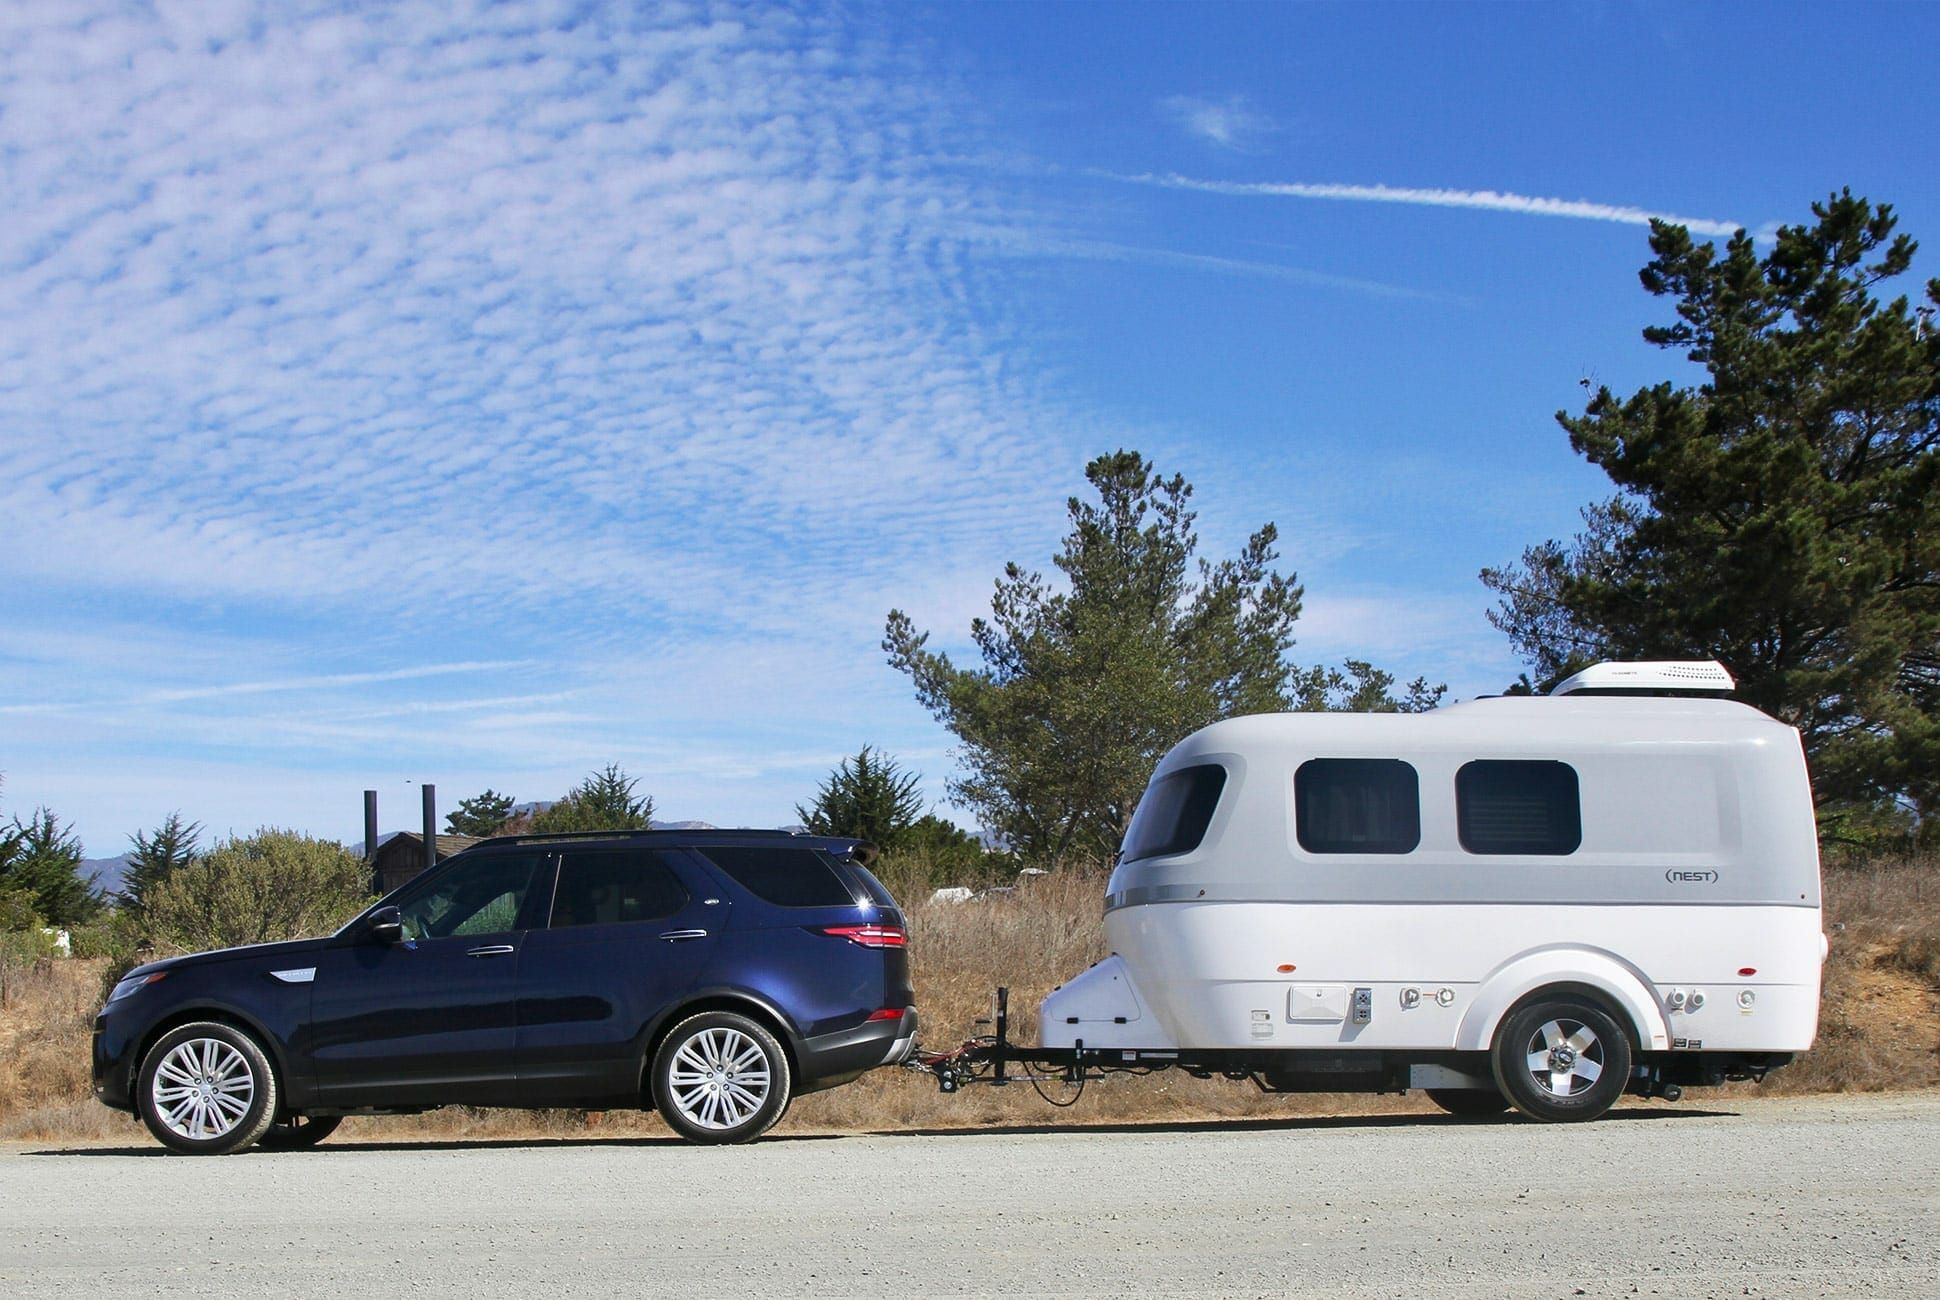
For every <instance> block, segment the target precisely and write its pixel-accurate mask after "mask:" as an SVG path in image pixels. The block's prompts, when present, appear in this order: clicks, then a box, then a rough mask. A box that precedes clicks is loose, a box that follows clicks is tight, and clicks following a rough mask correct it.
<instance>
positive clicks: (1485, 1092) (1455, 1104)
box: [1423, 1088, 1509, 1119]
mask: <svg viewBox="0 0 1940 1300" xmlns="http://www.w3.org/2000/svg"><path fill="white" fill-rule="evenodd" d="M1423 1091H1424V1092H1426V1093H1427V1094H1428V1100H1430V1101H1432V1102H1434V1103H1435V1104H1436V1105H1437V1106H1440V1107H1441V1108H1442V1109H1443V1110H1445V1111H1447V1112H1448V1113H1449V1114H1451V1115H1460V1116H1462V1117H1463V1118H1464V1119H1483V1118H1486V1117H1487V1116H1490V1115H1500V1114H1501V1113H1502V1112H1503V1111H1505V1110H1507V1109H1509V1099H1508V1098H1507V1097H1505V1096H1503V1095H1502V1094H1501V1093H1500V1092H1497V1091H1496V1090H1495V1089H1494V1088H1425V1089H1423Z"/></svg>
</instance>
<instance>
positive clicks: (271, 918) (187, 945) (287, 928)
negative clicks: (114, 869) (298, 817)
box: [145, 828, 369, 952]
mask: <svg viewBox="0 0 1940 1300" xmlns="http://www.w3.org/2000/svg"><path fill="white" fill-rule="evenodd" d="M368 884H369V879H368V872H367V871H366V869H365V867H364V864H363V863H362V862H361V861H360V860H359V859H358V858H357V857H356V855H354V854H352V853H351V852H350V851H349V850H348V849H345V848H344V847H343V846H342V845H340V844H337V843H334V842H332V841H329V840H318V839H312V838H310V837H309V836H307V835H299V834H297V833H296V832H294V831H281V830H273V829H267V828H266V829H263V830H259V831H257V832H256V833H255V834H254V835H251V836H249V837H248V838H246V839H234V840H229V841H227V842H225V843H223V844H219V845H217V846H216V848H215V849H213V850H212V851H211V852H210V853H209V854H208V855H207V856H206V857H204V858H202V859H201V860H200V861H198V862H196V863H194V864H192V865H190V866H186V867H182V868H180V869H179V870H177V871H175V872H174V873H172V874H171V875H170V876H169V877H168V878H167V879H165V880H162V881H160V882H158V883H157V884H156V885H155V886H154V887H153V888H152V889H151V890H150V891H149V896H148V899H147V905H146V908H145V912H146V916H145V921H146V926H147V930H148V934H149V936H150V937H151V938H152V939H153V940H154V942H155V943H156V944H157V945H163V946H167V947H170V948H178V949H181V950H184V951H189V952H194V951H200V950H204V949H209V948H230V947H234V946H236V945H238V944H245V943H270V942H274V941H276V940H279V939H296V938H301V937H303V936H305V935H313V934H322V933H325V932H327V931H329V930H332V929H335V928H336V927H337V926H339V925H341V924H342V923H343V922H344V921H345V920H346V919H348V918H349V917H350V915H351V914H352V913H354V912H356V911H357V910H358V909H359V908H360V907H363V906H364V905H365V903H367V902H368V901H369V892H368Z"/></svg>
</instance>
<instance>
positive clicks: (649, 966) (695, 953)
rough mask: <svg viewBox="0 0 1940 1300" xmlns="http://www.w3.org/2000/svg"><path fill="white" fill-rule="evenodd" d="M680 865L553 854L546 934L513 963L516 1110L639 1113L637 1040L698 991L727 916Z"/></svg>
mask: <svg viewBox="0 0 1940 1300" xmlns="http://www.w3.org/2000/svg"><path fill="white" fill-rule="evenodd" d="M712 885H713V882H712V880H710V879H709V878H708V877H707V876H706V875H705V874H703V873H702V872H700V871H699V870H697V869H695V868H694V867H692V866H691V865H690V864H688V863H686V862H685V861H684V860H683V855H680V854H677V853H667V852H660V851H657V850H654V849H651V848H644V847H635V846H626V845H616V844H610V843H609V844H603V845H588V846H586V847H584V848H576V847H570V846H568V847H566V848H564V849H562V850H561V852H560V861H559V873H558V883H557V885H556V886H555V887H554V890H553V900H552V909H551V915H550V918H549V924H548V925H547V926H546V928H544V929H535V930H533V931H532V933H531V934H530V935H529V936H527V939H526V944H525V949H524V952H523V954H522V955H521V957H520V961H519V985H520V993H519V1011H518V1021H519V1027H518V1055H519V1065H518V1072H519V1085H518V1091H519V1097H520V1104H521V1105H526V1106H545V1105H581V1106H596V1105H601V1104H610V1105H619V1104H624V1105H638V1104H640V1096H641V1086H642V1085H641V1079H642V1075H641V1070H642V1064H643V1054H644V1052H645V1050H646V1030H647V1027H648V1026H649V1025H651V1024H652V1023H653V1022H654V1021H655V1020H656V1019H657V1018H658V1017H659V1015H660V1014H661V1012H663V1011H664V1010H666V1009H667V1008H668V1007H669V1006H671V1005H673V1004H674V1003H675V1002H676V1001H678V1000H679V999H680V998H681V997H682V996H684V995H685V994H686V993H687V991H688V990H689V989H691V988H693V987H694V985H695V984H696V983H697V982H698V981H699V979H700V976H701V972H702V970H703V968H704V967H705V966H706V964H707V963H708V961H709V960H711V958H712V956H713V954H714V951H715V946H716V938H717V936H718V935H719V933H720V930H721V927H722V925H723V924H724V923H725V922H726V920H727V912H728V905H727V903H726V902H725V901H723V900H722V899H721V898H720V897H719V896H718V892H717V891H716V890H715V889H713V888H712Z"/></svg>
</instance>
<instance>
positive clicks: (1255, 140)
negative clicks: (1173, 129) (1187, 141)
mask: <svg viewBox="0 0 1940 1300" xmlns="http://www.w3.org/2000/svg"><path fill="white" fill-rule="evenodd" d="M1159 111H1160V112H1161V113H1163V114H1164V115H1165V116H1166V117H1167V118H1169V119H1171V121H1172V122H1173V123H1174V124H1175V125H1177V126H1178V127H1180V128H1181V129H1183V130H1184V131H1185V132H1186V133H1187V134H1188V135H1191V136H1195V137H1197V138H1198V139H1201V140H1205V141H1207V142H1208V143H1211V144H1215V145H1218V146H1219V147H1220V148H1222V149H1232V150H1236V151H1239V152H1248V151H1251V150H1253V149H1255V148H1257V147H1258V145H1259V143H1260V141H1262V140H1263V139H1264V138H1265V137H1267V136H1269V135H1271V134H1272V133H1273V132H1274V131H1276V130H1277V129H1278V128H1277V127H1276V126H1275V124H1274V122H1273V119H1271V118H1269V117H1268V116H1266V114H1264V113H1262V112H1260V111H1259V110H1258V109H1255V108H1254V107H1253V106H1252V105H1251V104H1249V103H1248V102H1247V100H1246V97H1245V96H1243V95H1227V96H1225V97H1224V98H1219V99H1213V98H1208V97H1204V96H1198V95H1171V96H1168V97H1167V98H1165V99H1162V100H1160V101H1159Z"/></svg>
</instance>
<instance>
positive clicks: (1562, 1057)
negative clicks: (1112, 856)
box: [1016, 663, 1826, 1120]
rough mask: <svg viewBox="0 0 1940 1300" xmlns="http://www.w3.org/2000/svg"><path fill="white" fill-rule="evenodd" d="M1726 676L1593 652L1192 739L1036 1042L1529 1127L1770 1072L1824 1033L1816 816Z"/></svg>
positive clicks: (1164, 768)
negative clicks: (1523, 679)
mask: <svg viewBox="0 0 1940 1300" xmlns="http://www.w3.org/2000/svg"><path fill="white" fill-rule="evenodd" d="M1731 686H1732V682H1731V679H1730V677H1729V676H1728V675H1727V674H1726V673H1725V671H1724V669H1723V668H1721V667H1720V666H1718V665H1716V664H1711V663H1705V664H1687V663H1674V664H1604V665H1599V666H1598V667H1596V668H1592V669H1589V670H1587V671H1585V672H1583V673H1581V674H1578V675H1577V676H1576V677H1574V678H1571V679H1570V680H1569V681H1567V682H1565V683H1563V684H1562V685H1561V686H1559V687H1557V689H1556V690H1555V691H1554V692H1552V693H1551V694H1550V695H1549V696H1547V697H1499V698H1489V699H1480V700H1475V701H1472V702H1469V703H1465V704H1458V705H1454V706H1451V707H1448V708H1444V709H1437V710H1435V711H1433V712H1430V713H1423V714H1342V713H1286V714H1267V715H1259V716H1254V717H1244V718H1235V719H1232V720H1230V721H1226V722H1220V723H1216V724H1214V725H1213V726H1210V727H1207V728H1205V729H1204V730H1202V731H1199V732H1197V733H1195V734H1193V735H1192V736H1189V737H1187V738H1186V739H1185V740H1184V741H1181V742H1180V743H1179V744H1178V745H1177V746H1175V747H1174V748H1173V749H1172V751H1171V752H1170V753H1169V754H1167V755H1166V756H1165V758H1164V760H1163V761H1162V762H1161V763H1160V764H1159V767H1158V770H1157V771H1156V772H1155V773H1154V775H1153V777H1152V782H1151V784H1150V786H1148V787H1147V789H1146V792H1145V796H1144V798H1143V800H1142V801H1141V802H1140V804H1139V807H1138V811H1137V814H1136V815H1135V817H1134V818H1133V821H1132V826H1131V830H1130V833H1129V834H1128V835H1127V836H1126V840H1125V846H1124V852H1123V854H1122V856H1121V860H1120V862H1119V865H1118V868H1117V870H1116V871H1114V872H1113V874H1112V877H1111V883H1110V886H1109V894H1108V897H1107V898H1106V901H1105V933H1106V937H1107V939H1108V940H1109V943H1110V946H1111V949H1112V956H1110V957H1109V958H1107V959H1106V960H1105V961H1103V962H1101V963H1099V964H1098V965H1096V966H1094V967H1092V968H1091V969H1090V970H1088V971H1086V972H1085V973H1084V974H1082V975H1080V976H1078V977H1077V978H1076V979H1074V980H1072V981H1070V982H1069V983H1068V984H1066V985H1064V986H1063V987H1061V988H1059V989H1058V990H1057V991H1055V992H1053V993H1052V994H1051V995H1050V996H1049V997H1048V998H1046V999H1045V1001H1044V1003H1043V1005H1042V1009H1041V1013H1040V1025H1041V1031H1042V1037H1043V1044H1044V1047H1045V1048H1046V1049H1050V1052H1049V1053H1047V1054H1046V1055H1045V1056H1043V1057H1038V1058H1032V1059H1040V1060H1058V1059H1070V1060H1075V1061H1077V1062H1078V1063H1079V1065H1080V1066H1081V1067H1082V1066H1083V1065H1084V1064H1085V1063H1094V1064H1107V1063H1116V1064H1119V1065H1122V1066H1126V1067H1132V1068H1143V1067H1149V1066H1160V1065H1167V1064H1176V1065H1177V1066H1179V1067H1180V1068H1185V1069H1190V1070H1193V1071H1194V1072H1195V1073H1200V1074H1210V1073H1224V1074H1227V1075H1228V1076H1230V1077H1235V1078H1244V1077H1251V1078H1253V1079H1255V1080H1256V1081H1258V1082H1259V1083H1260V1085H1261V1086H1262V1087H1266V1088H1269V1089H1273V1090H1286V1091H1296V1090H1328V1091H1335V1090H1348V1089H1357V1088H1363V1089H1369V1090H1378V1091H1394V1090H1398V1089H1402V1088H1409V1087H1417V1088H1425V1089H1427V1090H1428V1094H1429V1096H1430V1097H1432V1098H1434V1099H1435V1100H1436V1101H1437V1102H1438V1103H1439V1104H1441V1105H1442V1106H1444V1107H1445V1108H1447V1109H1449V1110H1451V1111H1456V1112H1458V1113H1488V1112H1492V1111H1499V1110H1503V1109H1505V1108H1507V1107H1508V1106H1509V1105H1514V1106H1515V1107H1516V1108H1517V1109H1519V1110H1521V1111H1522V1112H1523V1113H1525V1114H1527V1115H1529V1116H1531V1117H1534V1118H1537V1119H1543V1120H1573V1119H1591V1118H1595V1117H1596V1116H1598V1115H1601V1114H1602V1113H1603V1112H1604V1111H1606V1110H1608V1109H1609V1108H1610V1106H1611V1105H1613V1104H1614V1103H1615V1102H1616V1100H1617V1099H1618V1097H1620V1096H1621V1095H1622V1094H1623V1093H1624V1092H1625V1091H1630V1092H1635V1093H1640V1094H1643V1095H1659V1096H1669V1097H1675V1096H1676V1095H1678V1091H1679V1085H1688V1084H1715V1083H1719V1082H1722V1081H1723V1080H1725V1079H1740V1078H1747V1077H1751V1078H1759V1077H1762V1076H1763V1075H1764V1073H1765V1072H1766V1071H1767V1070H1770V1069H1772V1068H1774V1067H1776V1066H1779V1065H1782V1064H1784V1063H1785V1062H1786V1061H1788V1060H1790V1059H1791V1057H1792V1055H1793V1054H1794V1053H1797V1052H1801V1051H1804V1050H1805V1049H1807V1048H1809V1047H1810V1046H1811V1045H1812V1041H1813V1037H1814V1035H1815V1033H1816V1032H1817V1027H1818V1010H1819V975H1820V966H1821V963H1822V962H1823V960H1824V957H1825V951H1826V948H1825V938H1824V935H1823V934H1822V932H1821V926H1820V912H1819V858H1818V838H1817V834H1816V831H1815V827H1814V823H1813V812H1812V794H1811V789H1810V786H1809V784H1808V781H1807V776H1806V768H1805V759H1804V755H1803V753H1802V751H1801V749H1800V745H1799V737H1798V733H1797V732H1796V731H1795V730H1793V729H1792V728H1791V727H1788V726H1785V725H1784V724H1783V723H1780V722H1777V721H1775V720H1774V719H1772V718H1770V717H1767V716H1766V715H1765V714H1763V713H1760V712H1758V711H1757V710H1755V709H1752V708H1750V707H1748V706H1746V705H1744V704H1739V703H1736V702H1733V701H1731V700H1728V699H1724V698H1722V696H1723V695H1724V694H1725V693H1727V692H1729V690H1730V689H1731ZM1066 1054H1069V1055H1066ZM1016 1055H1017V1057H1018V1059H1026V1058H1027V1057H1030V1053H1028V1052H1026V1051H1022V1050H1020V1051H1019V1052H1017V1053H1016ZM1080 1077H1081V1076H1080Z"/></svg>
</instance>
